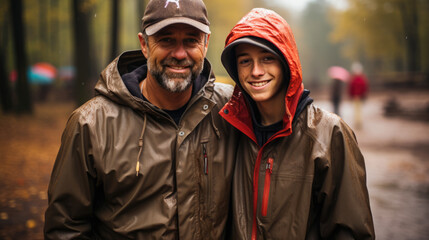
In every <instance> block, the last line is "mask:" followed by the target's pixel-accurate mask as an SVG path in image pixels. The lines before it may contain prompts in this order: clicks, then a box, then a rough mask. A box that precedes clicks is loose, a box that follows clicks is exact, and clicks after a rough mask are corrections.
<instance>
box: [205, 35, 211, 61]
mask: <svg viewBox="0 0 429 240" xmlns="http://www.w3.org/2000/svg"><path fill="white" fill-rule="evenodd" d="M209 40H210V34H207V40H206V42H205V44H206V45H205V46H204V56H206V55H207V50H208V49H209Z"/></svg>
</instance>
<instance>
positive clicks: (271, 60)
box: [263, 56, 277, 62]
mask: <svg viewBox="0 0 429 240" xmlns="http://www.w3.org/2000/svg"><path fill="white" fill-rule="evenodd" d="M276 59H277V58H275V57H274V56H266V57H264V58H263V61H264V62H273V61H275V60H276Z"/></svg>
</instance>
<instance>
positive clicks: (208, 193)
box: [202, 142, 212, 214]
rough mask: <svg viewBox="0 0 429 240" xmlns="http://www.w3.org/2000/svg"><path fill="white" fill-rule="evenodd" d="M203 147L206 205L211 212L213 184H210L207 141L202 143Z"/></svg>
mask: <svg viewBox="0 0 429 240" xmlns="http://www.w3.org/2000/svg"><path fill="white" fill-rule="evenodd" d="M202 149H203V173H204V176H205V179H206V194H205V195H206V204H207V205H206V207H207V214H210V205H211V204H210V202H211V191H212V190H211V184H210V178H211V176H209V158H208V154H207V143H206V142H205V143H203V144H202Z"/></svg>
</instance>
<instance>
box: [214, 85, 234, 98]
mask: <svg viewBox="0 0 429 240" xmlns="http://www.w3.org/2000/svg"><path fill="white" fill-rule="evenodd" d="M233 91H234V86H232V85H231V84H227V83H221V82H215V83H214V93H215V95H217V96H218V97H220V98H221V99H226V100H229V98H230V97H231V96H232V93H233Z"/></svg>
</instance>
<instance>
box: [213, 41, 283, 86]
mask: <svg viewBox="0 0 429 240" xmlns="http://www.w3.org/2000/svg"><path fill="white" fill-rule="evenodd" d="M266 42H267V40H264V39H259V38H256V37H243V38H239V39H237V40H235V41H234V42H232V43H230V44H229V45H228V46H226V48H225V49H224V50H223V52H222V55H221V61H222V65H223V66H224V67H225V69H226V71H227V72H228V74H229V75H230V76H231V77H232V78H233V79H234V78H238V76H237V66H236V65H237V64H236V57H235V51H234V48H235V47H236V46H237V45H239V44H244V43H247V44H251V45H255V46H257V47H260V48H263V49H265V50H267V51H268V52H270V53H272V54H274V55H276V56H277V57H278V58H279V59H280V61H282V62H284V60H283V59H284V58H283V57H282V56H280V55H279V54H278V53H277V52H276V51H274V50H273V49H271V48H270V47H268V46H267V43H266ZM234 80H235V81H237V80H238V79H234Z"/></svg>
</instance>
